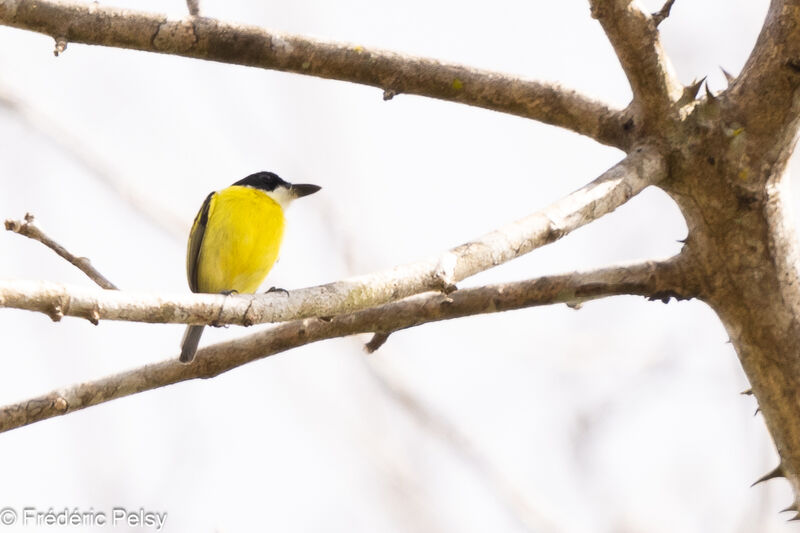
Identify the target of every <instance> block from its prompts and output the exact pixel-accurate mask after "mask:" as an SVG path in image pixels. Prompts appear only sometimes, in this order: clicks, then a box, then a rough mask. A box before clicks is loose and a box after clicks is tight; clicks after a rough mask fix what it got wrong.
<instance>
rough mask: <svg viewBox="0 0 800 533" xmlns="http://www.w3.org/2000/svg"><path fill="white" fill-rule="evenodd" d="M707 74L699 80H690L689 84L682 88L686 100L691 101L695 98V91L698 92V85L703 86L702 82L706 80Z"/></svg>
mask: <svg viewBox="0 0 800 533" xmlns="http://www.w3.org/2000/svg"><path fill="white" fill-rule="evenodd" d="M706 77H707V76H703V77H702V78H701V79H700V80H698V81H694V82H692V84H691V85H687V86H686V87H684V89H683V94H684V96H685V97H686V98H687V100H689V101H692V100H694V99H695V98H697V93H699V92H700V87H702V86H703V82H705V81H706Z"/></svg>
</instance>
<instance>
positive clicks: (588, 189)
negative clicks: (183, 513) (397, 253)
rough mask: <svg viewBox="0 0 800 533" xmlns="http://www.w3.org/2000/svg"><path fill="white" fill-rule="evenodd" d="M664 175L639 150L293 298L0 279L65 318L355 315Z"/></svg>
mask: <svg viewBox="0 0 800 533" xmlns="http://www.w3.org/2000/svg"><path fill="white" fill-rule="evenodd" d="M665 175H666V167H665V163H664V160H663V158H662V157H661V156H660V155H659V154H658V153H657V152H656V151H655V150H654V149H650V148H646V147H643V148H637V149H636V150H634V151H633V152H632V153H631V155H629V156H628V158H626V159H625V160H623V161H622V162H620V163H618V164H617V165H616V166H614V167H612V168H611V169H609V170H608V171H606V172H605V173H603V174H602V175H601V176H600V177H599V178H597V179H596V180H594V181H593V182H591V183H589V184H588V185H586V186H584V187H583V188H581V189H578V190H577V191H575V192H573V193H572V194H570V195H568V196H566V197H564V198H562V199H561V200H559V201H557V202H555V203H554V204H552V205H550V206H549V207H547V208H545V209H543V210H542V211H539V212H537V213H534V214H532V215H529V216H527V217H526V218H523V219H521V220H518V221H516V222H514V223H511V224H508V225H506V226H504V227H502V228H500V229H497V230H495V231H492V232H490V233H487V234H485V235H483V236H482V237H479V238H478V239H475V240H473V241H470V242H468V243H465V244H462V245H461V246H457V247H455V248H452V249H450V250H448V251H446V252H445V253H443V254H441V255H439V256H437V257H434V258H432V259H428V260H425V261H419V262H416V263H411V264H407V265H403V266H398V267H395V268H392V269H389V270H385V271H381V272H376V273H372V274H367V275H363V276H358V277H354V278H350V279H346V280H343V281H337V282H333V283H329V284H327V285H321V286H317V287H310V288H304V289H297V290H293V291H291V292H290V293H289V294H288V295H286V294H283V293H269V294H260V295H232V296H222V295H215V294H185V295H176V296H169V297H166V296H161V295H153V294H143V293H134V292H127V291H125V292H123V291H98V290H95V289H87V288H83V287H75V286H66V285H59V284H55V283H49V282H40V281H3V280H0V307H12V308H17V309H27V310H30V311H39V312H43V313H46V314H47V315H48V316H50V317H51V318H52V319H53V320H59V319H60V318H61V317H62V316H76V317H82V318H87V319H89V320H91V321H92V322H94V321H95V320H97V319H107V320H129V321H138V322H151V323H181V324H239V325H245V326H249V325H252V324H259V323H265V322H283V321H287V320H293V319H297V318H305V317H313V316H318V317H330V316H335V315H340V314H344V313H352V312H354V311H358V310H361V309H366V308H369V307H374V306H376V305H381V304H384V303H387V302H391V301H396V300H399V299H402V298H405V297H407V296H411V295H413V294H419V293H422V292H426V291H442V292H445V293H446V292H450V291H452V290H454V289H455V284H456V283H458V282H460V281H461V280H463V279H465V278H468V277H470V276H473V275H475V274H477V273H479V272H482V271H484V270H488V269H490V268H492V267H494V266H497V265H499V264H501V263H505V262H506V261H509V260H511V259H514V258H515V257H518V256H520V255H523V254H526V253H528V252H530V251H531V250H534V249H536V248H539V247H541V246H544V245H545V244H549V243H551V242H553V241H555V240H557V239H560V238H561V237H563V236H564V235H566V234H568V233H570V232H571V231H573V230H575V229H577V228H579V227H581V226H583V225H585V224H587V223H588V222H591V221H592V220H595V219H597V218H600V217H601V216H603V215H605V214H607V213H610V212H611V211H613V210H614V209H616V208H617V207H619V206H620V205H622V204H624V203H625V202H626V201H628V200H629V199H630V198H631V197H632V196H634V195H636V194H638V193H639V192H640V191H641V190H642V189H644V188H645V187H647V186H648V185H651V184H654V183H657V182H658V181H659V180H661V179H662V178H663V177H664V176H665Z"/></svg>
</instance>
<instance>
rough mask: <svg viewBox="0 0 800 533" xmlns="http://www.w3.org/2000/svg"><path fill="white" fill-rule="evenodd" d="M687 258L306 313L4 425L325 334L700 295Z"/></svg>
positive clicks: (62, 392)
mask: <svg viewBox="0 0 800 533" xmlns="http://www.w3.org/2000/svg"><path fill="white" fill-rule="evenodd" d="M683 277H684V272H683V265H682V262H681V260H680V257H676V258H672V259H670V260H666V261H661V262H652V261H648V262H645V263H638V264H633V265H623V266H615V267H610V268H605V269H601V270H597V271H593V272H588V273H572V274H564V275H560V276H547V277H542V278H537V279H533V280H528V281H520V282H516V283H506V284H501V285H490V286H485V287H480V288H474V289H461V290H457V291H455V292H453V293H451V294H450V295H449V296H445V295H442V294H424V295H418V296H414V297H412V298H408V299H405V300H402V301H399V302H394V303H390V304H386V305H383V306H379V307H375V308H372V309H367V310H364V311H359V312H357V313H352V314H348V315H342V316H338V317H334V318H332V319H326V320H322V319H319V318H306V319H302V320H295V321H292V322H286V323H284V324H280V325H277V326H275V327H272V328H270V329H268V330H265V331H261V332H258V333H254V334H252V335H249V336H246V337H243V338H240V339H236V340H232V341H228V342H223V343H219V344H215V345H212V346H208V347H206V348H201V349H200V350H198V352H197V355H196V357H195V361H194V362H193V363H192V364H191V365H185V364H182V363H180V362H178V360H177V358H176V357H174V356H173V357H170V359H169V360H166V361H163V362H161V363H156V364H150V365H145V366H143V367H140V368H136V369H133V370H129V371H127V372H122V373H119V374H114V375H112V376H108V377H105V378H102V379H99V380H96V381H89V382H85V383H80V384H78V385H74V386H72V387H67V388H64V389H59V390H55V391H53V392H50V393H48V394H45V395H43V396H39V397H36V398H31V399H28V400H25V401H23V402H19V403H16V404H12V405H7V406H5V407H2V408H0V432H2V431H8V430H10V429H14V428H17V427H21V426H24V425H27V424H32V423H34V422H38V421H41V420H46V419H48V418H51V417H54V416H58V415H63V414H66V413H70V412H73V411H77V410H79V409H83V408H85V407H90V406H92V405H97V404H100V403H104V402H107V401H110V400H113V399H116V398H122V397H124V396H129V395H131V394H136V393H139V392H143V391H147V390H152V389H156V388H159V387H164V386H166V385H171V384H174V383H178V382H181V381H186V380H190V379H195V378H211V377H214V376H217V375H219V374H221V373H223V372H227V371H228V370H231V369H233V368H236V367H238V366H241V365H244V364H246V363H250V362H252V361H255V360H258V359H262V358H264V357H268V356H270V355H274V354H276V353H280V352H283V351H286V350H289V349H291V348H295V347H298V346H303V345H305V344H309V343H312V342H317V341H321V340H325V339H330V338H335V337H343V336H347V335H354V334H356V333H367V332H372V331H396V330H400V329H405V328H410V327H414V326H419V325H421V324H426V323H429V322H436V321H441V320H449V319H453V318H459V317H464V316H471V315H479V314H484V313H496V312H500V311H511V310H514V309H522V308H525V307H531V306H537V305H548V304H555V303H570V304H574V303H577V302H583V301H587V300H592V299H597V298H603V297H607V296H613V295H619V294H634V295H642V296H646V297H648V298H650V299H658V300H666V299H669V298H670V297H676V298H692V297H694V296H695V295H694V294H692V293H691V292H686V291H685V290H684V289H683V288H682V287H683V285H684V283H683Z"/></svg>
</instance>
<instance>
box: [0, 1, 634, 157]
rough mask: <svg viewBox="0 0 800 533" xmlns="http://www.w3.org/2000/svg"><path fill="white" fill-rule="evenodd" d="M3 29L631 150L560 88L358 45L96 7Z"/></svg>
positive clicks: (622, 134)
mask: <svg viewBox="0 0 800 533" xmlns="http://www.w3.org/2000/svg"><path fill="white" fill-rule="evenodd" d="M0 24H3V25H7V26H13V27H16V28H22V29H26V30H31V31H36V32H39V33H44V34H46V35H50V36H51V37H53V38H54V39H55V40H56V41H57V42H61V43H63V45H64V46H66V43H68V42H71V43H83V44H96V45H104V46H112V47H119V48H131V49H135V50H143V51H149V52H158V53H164V54H173V55H179V56H184V57H192V58H196V59H205V60H209V61H220V62H223V63H230V64H237V65H246V66H251V67H258V68H266V69H272V70H281V71H285V72H294V73H297V74H305V75H310V76H317V77H321V78H329V79H336V80H342V81H349V82H353V83H359V84H363V85H369V86H372V87H377V88H379V89H381V90H382V91H384V97H385V98H387V99H388V98H391V97H392V96H394V95H397V94H403V93H406V94H417V95H422V96H429V97H432V98H440V99H443V100H450V101H454V102H461V103H463V104H467V105H472V106H477V107H483V108H486V109H492V110H494V111H500V112H503V113H510V114H513V115H518V116H522V117H526V118H531V119H534V120H538V121H541V122H544V123H546V124H552V125H554V126H559V127H562V128H566V129H569V130H572V131H575V132H577V133H580V134H581V135H586V136H588V137H591V138H593V139H595V140H597V141H598V142H601V143H603V144H608V145H611V146H616V147H618V148H622V149H627V148H629V147H630V141H629V135H628V133H627V131H626V128H625V127H624V124H625V122H626V120H627V118H626V117H625V115H624V113H623V112H621V111H619V110H614V109H611V108H609V107H608V106H607V105H605V104H603V103H601V102H598V101H596V100H593V99H591V98H588V97H586V96H584V95H581V94H578V93H576V92H575V91H572V90H569V89H565V88H563V87H560V86H559V85H557V84H551V83H542V82H537V81H532V80H526V79H522V78H518V77H514V76H510V75H507V74H502V73H498V72H490V71H486V70H479V69H474V68H469V67H465V66H462V65H457V64H451V63H443V62H440V61H436V60H434V59H425V58H419V57H412V56H407V55H402V54H397V53H394V52H388V51H384V50H377V49H371V48H366V47H364V46H361V45H357V44H345V43H336V42H326V41H321V40H315V39H310V38H306V37H300V36H295V35H288V34H282V33H277V32H270V31H267V30H265V29H262V28H258V27H254V26H246V25H241V24H232V23H228V22H223V21H220V20H215V19H212V18H206V17H190V18H187V19H184V20H169V19H167V17H166V16H164V15H159V14H152V13H144V12H141V11H133V10H128V9H119V8H113V7H107V6H103V5H98V4H96V3H94V4H93V3H78V2H56V1H47V0H5V1H4V2H0Z"/></svg>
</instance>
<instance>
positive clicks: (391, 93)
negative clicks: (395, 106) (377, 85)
mask: <svg viewBox="0 0 800 533" xmlns="http://www.w3.org/2000/svg"><path fill="white" fill-rule="evenodd" d="M395 96H397V91H395V90H394V89H384V90H383V101H384V102H388V101H389V100H391V99H392V98H394V97H395Z"/></svg>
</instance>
